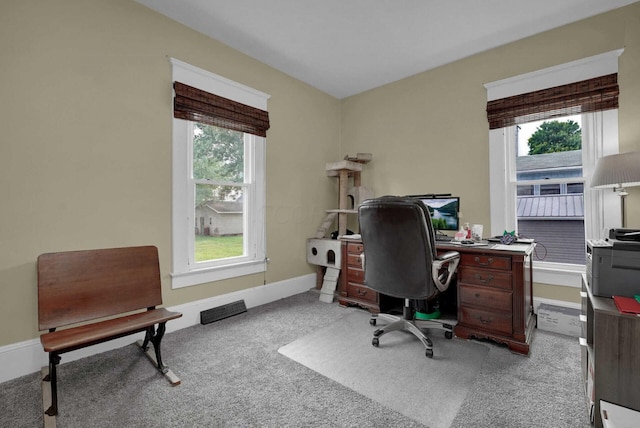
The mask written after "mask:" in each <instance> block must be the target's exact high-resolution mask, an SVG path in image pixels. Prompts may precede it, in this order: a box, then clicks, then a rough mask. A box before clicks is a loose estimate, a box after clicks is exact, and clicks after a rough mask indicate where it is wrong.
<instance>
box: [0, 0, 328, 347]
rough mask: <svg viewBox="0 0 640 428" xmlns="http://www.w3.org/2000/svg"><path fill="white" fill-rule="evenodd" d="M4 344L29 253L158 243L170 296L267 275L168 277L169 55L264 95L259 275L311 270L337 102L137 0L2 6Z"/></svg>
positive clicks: (21, 307)
mask: <svg viewBox="0 0 640 428" xmlns="http://www.w3.org/2000/svg"><path fill="white" fill-rule="evenodd" d="M0 55H1V56H2V61H1V63H0V136H1V137H0V138H1V142H0V201H2V202H1V205H0V206H1V208H0V308H1V310H0V325H1V326H3V327H2V329H0V346H2V345H6V344H10V343H15V342H19V341H23V340H27V339H31V338H34V337H37V299H36V271H35V268H36V265H35V262H36V258H37V257H38V255H39V254H41V253H45V252H51V251H64V250H74V249H88V248H105V247H118V246H129V245H139V244H140V245H142V244H144V245H146V244H151V245H156V246H157V247H158V248H159V251H160V265H161V273H162V280H163V296H164V303H165V304H166V305H177V304H181V303H185V302H189V301H193V300H198V299H203V298H207V297H211V296H215V295H219V294H223V293H227V292H231V291H235V290H239V289H244V288H248V287H255V286H257V285H262V284H263V282H264V280H265V276H263V275H253V276H245V277H242V278H237V279H234V280H229V281H221V282H218V283H214V284H207V285H201V286H195V287H188V288H184V289H180V290H172V289H171V281H170V277H169V273H170V267H171V117H172V99H171V96H172V88H171V66H170V63H169V59H168V58H169V57H174V58H177V59H180V60H182V61H185V62H188V63H190V64H193V65H195V66H198V67H201V68H203V69H205V70H208V71H211V72H213V73H216V74H219V75H222V76H224V77H227V78H229V79H232V80H235V81H237V82H240V83H242V84H245V85H248V86H250V87H253V88H255V89H258V90H260V91H263V92H266V93H268V94H270V95H271V99H270V100H269V102H268V109H269V113H270V119H271V125H272V126H271V129H270V130H269V136H268V142H267V163H268V167H267V204H268V206H267V222H268V227H267V243H268V256H269V258H270V259H271V263H270V264H269V270H268V272H267V273H266V281H267V282H274V281H280V280H284V279H288V278H292V277H297V276H300V275H305V274H309V273H312V272H314V269H313V267H312V266H310V265H308V264H307V263H306V251H305V245H306V242H305V238H306V237H309V236H313V235H314V232H315V230H316V228H317V227H318V225H319V224H320V222H321V220H322V218H323V210H324V209H326V207H327V206H331V205H332V204H333V203H334V199H335V189H334V188H333V187H332V183H331V181H328V180H327V179H326V177H325V176H324V173H325V172H324V163H325V162H330V161H334V160H336V159H337V158H338V155H339V144H338V139H339V136H340V134H339V129H340V122H339V120H340V102H339V101H338V100H337V99H335V98H333V97H331V96H329V95H326V94H324V93H322V92H320V91H318V90H316V89H313V88H311V87H310V86H308V85H305V84H302V83H301V82H299V81H297V80H295V79H292V78H290V77H288V76H286V75H284V74H283V73H280V72H277V71H275V70H274V69H272V68H270V67H267V66H266V65H264V64H261V63H259V62H257V61H255V60H252V59H250V58H248V57H247V56H245V55H242V54H240V53H238V52H237V51H234V50H232V49H230V48H228V47H226V46H224V45H222V44H220V43H218V42H216V41H213V40H211V39H210V38H207V37H205V36H204V35H202V34H200V33H197V32H195V31H192V30H190V29H187V28H186V27H184V26H182V25H180V24H178V23H176V22H173V21H171V20H169V19H167V18H165V17H163V16H162V15H159V14H157V13H155V12H152V11H151V10H150V9H147V8H145V7H143V6H141V5H139V4H137V3H135V2H134V1H132V0H52V1H41V0H38V1H37V0H24V1H16V2H7V1H3V2H2V6H0Z"/></svg>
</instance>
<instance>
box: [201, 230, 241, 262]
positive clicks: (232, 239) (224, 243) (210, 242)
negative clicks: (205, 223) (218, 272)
mask: <svg viewBox="0 0 640 428" xmlns="http://www.w3.org/2000/svg"><path fill="white" fill-rule="evenodd" d="M241 255H242V235H238V236H198V235H197V236H196V261H197V262H201V261H204V260H215V259H224V258H226V257H237V256H241Z"/></svg>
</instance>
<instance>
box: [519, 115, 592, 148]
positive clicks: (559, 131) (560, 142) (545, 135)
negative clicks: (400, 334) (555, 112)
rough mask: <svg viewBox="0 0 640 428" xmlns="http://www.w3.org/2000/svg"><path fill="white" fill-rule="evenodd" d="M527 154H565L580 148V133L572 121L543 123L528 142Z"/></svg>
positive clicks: (577, 126) (578, 127) (578, 126)
mask: <svg viewBox="0 0 640 428" xmlns="http://www.w3.org/2000/svg"><path fill="white" fill-rule="evenodd" d="M528 144H529V154H530V155H540V154H543V153H556V152H565V151H569V150H580V149H581V148H582V131H581V130H580V125H578V124H577V123H576V122H574V121H573V120H568V121H566V122H559V121H557V120H552V121H549V122H543V123H542V125H540V126H539V127H538V129H537V130H536V132H534V133H533V135H531V138H529V141H528Z"/></svg>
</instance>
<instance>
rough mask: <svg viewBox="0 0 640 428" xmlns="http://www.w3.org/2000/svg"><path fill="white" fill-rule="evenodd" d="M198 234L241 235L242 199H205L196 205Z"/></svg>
mask: <svg viewBox="0 0 640 428" xmlns="http://www.w3.org/2000/svg"><path fill="white" fill-rule="evenodd" d="M195 228H196V235H207V236H223V235H241V234H242V231H243V204H242V201H224V202H215V201H204V202H203V203H201V204H200V205H198V206H197V207H196V224H195Z"/></svg>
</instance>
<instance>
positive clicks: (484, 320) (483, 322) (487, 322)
mask: <svg viewBox="0 0 640 428" xmlns="http://www.w3.org/2000/svg"><path fill="white" fill-rule="evenodd" d="M476 318H477V319H478V321H480V322H481V323H482V324H485V325H487V324H491V322H492V321H493V320H492V319H491V318H489V319H484V318H482V316H481V315H478V316H476Z"/></svg>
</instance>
